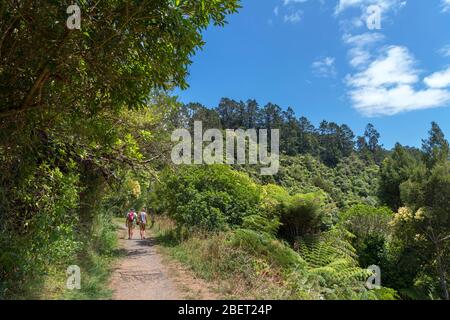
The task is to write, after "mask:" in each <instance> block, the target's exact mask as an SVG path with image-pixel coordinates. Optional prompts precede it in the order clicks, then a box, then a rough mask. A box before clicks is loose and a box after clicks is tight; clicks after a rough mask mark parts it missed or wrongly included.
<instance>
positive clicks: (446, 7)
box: [441, 0, 450, 12]
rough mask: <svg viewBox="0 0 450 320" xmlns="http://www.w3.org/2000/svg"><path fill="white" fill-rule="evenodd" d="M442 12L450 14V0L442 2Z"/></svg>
mask: <svg viewBox="0 0 450 320" xmlns="http://www.w3.org/2000/svg"><path fill="white" fill-rule="evenodd" d="M441 5H442V12H450V0H441Z"/></svg>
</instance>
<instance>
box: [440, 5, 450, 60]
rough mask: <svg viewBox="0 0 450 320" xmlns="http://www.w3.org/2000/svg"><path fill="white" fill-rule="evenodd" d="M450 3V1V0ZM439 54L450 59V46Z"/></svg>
mask: <svg viewBox="0 0 450 320" xmlns="http://www.w3.org/2000/svg"><path fill="white" fill-rule="evenodd" d="M449 1H450V0H449ZM439 54H441V55H442V56H444V57H450V45H447V46H445V47H443V48H442V49H440V50H439Z"/></svg>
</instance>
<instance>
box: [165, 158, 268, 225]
mask: <svg viewBox="0 0 450 320" xmlns="http://www.w3.org/2000/svg"><path fill="white" fill-rule="evenodd" d="M161 180H162V181H164V182H163V183H161V184H160V185H159V186H158V187H157V195H158V200H159V205H158V206H159V207H160V209H162V210H163V211H166V212H167V213H168V214H169V216H170V217H171V218H173V219H174V220H175V221H176V222H177V224H178V226H182V227H187V228H189V229H194V228H198V229H204V230H209V231H215V230H224V229H226V228H227V227H228V226H238V225H241V224H242V222H243V218H244V217H246V216H250V215H255V214H259V213H260V211H261V208H260V200H261V189H260V188H259V187H258V186H257V185H256V184H255V183H254V182H253V181H252V180H251V179H250V178H249V177H248V176H247V175H246V174H244V173H240V172H237V171H233V170H232V169H231V168H230V167H228V166H224V165H211V166H185V167H182V168H179V170H177V171H176V172H169V171H166V172H165V173H164V175H163V179H161Z"/></svg>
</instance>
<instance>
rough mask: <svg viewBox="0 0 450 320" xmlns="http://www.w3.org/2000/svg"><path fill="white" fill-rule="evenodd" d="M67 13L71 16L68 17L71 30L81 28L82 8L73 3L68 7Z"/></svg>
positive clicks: (68, 26)
mask: <svg viewBox="0 0 450 320" xmlns="http://www.w3.org/2000/svg"><path fill="white" fill-rule="evenodd" d="M66 12H67V14H70V16H69V17H68V18H67V21H66V26H67V28H68V29H70V30H75V29H76V30H80V29H81V10H80V7H79V6H78V5H76V4H72V5H70V6H68V7H67V10H66Z"/></svg>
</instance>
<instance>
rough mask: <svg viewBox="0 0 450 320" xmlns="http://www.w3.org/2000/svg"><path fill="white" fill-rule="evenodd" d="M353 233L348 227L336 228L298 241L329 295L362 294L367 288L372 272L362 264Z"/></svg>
mask: <svg viewBox="0 0 450 320" xmlns="http://www.w3.org/2000/svg"><path fill="white" fill-rule="evenodd" d="M351 236H352V235H351V234H350V233H349V232H348V231H345V230H342V229H339V230H338V229H337V228H334V229H331V230H330V231H328V232H325V233H323V234H321V235H320V236H315V237H311V238H308V239H301V240H299V243H298V244H297V246H298V251H299V254H300V255H301V256H302V258H303V259H304V260H305V261H306V262H307V264H308V271H309V273H310V274H311V275H313V276H315V277H317V281H318V282H319V284H320V286H321V288H322V293H323V295H324V297H325V298H327V299H344V298H345V299H349V298H350V299H354V298H359V297H361V295H362V294H364V293H365V291H366V290H365V288H364V282H365V281H366V279H367V278H368V277H369V276H370V275H371V273H370V272H369V271H367V270H365V269H362V268H360V266H359V265H358V260H357V255H356V252H355V249H354V248H353V247H352V245H351V244H350V241H349V239H350V238H351Z"/></svg>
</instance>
